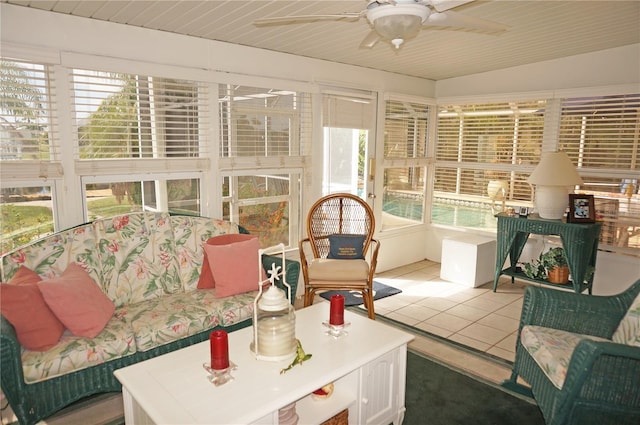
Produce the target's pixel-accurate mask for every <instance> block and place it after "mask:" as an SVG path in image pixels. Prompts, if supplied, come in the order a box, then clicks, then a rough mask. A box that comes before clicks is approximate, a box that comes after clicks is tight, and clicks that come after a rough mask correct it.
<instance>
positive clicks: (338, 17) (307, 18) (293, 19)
mask: <svg viewBox="0 0 640 425" xmlns="http://www.w3.org/2000/svg"><path fill="white" fill-rule="evenodd" d="M360 17H362V13H361V12H345V13H336V14H335V15H298V16H279V17H276V18H262V19H256V20H255V21H253V25H255V26H257V27H262V26H267V25H289V24H303V23H305V22H316V21H357V20H358V19H360Z"/></svg>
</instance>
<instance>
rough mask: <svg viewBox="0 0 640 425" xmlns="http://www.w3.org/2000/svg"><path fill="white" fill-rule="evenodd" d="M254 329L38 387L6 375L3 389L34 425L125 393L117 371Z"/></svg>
mask: <svg viewBox="0 0 640 425" xmlns="http://www.w3.org/2000/svg"><path fill="white" fill-rule="evenodd" d="M1 320H2V321H3V322H2V326H3V327H4V326H5V325H8V326H11V325H10V324H9V323H8V322H6V321H5V319H4V318H2V319H1ZM250 325H251V319H247V320H244V321H242V322H240V323H236V324H234V325H231V326H227V327H224V328H222V327H216V328H213V329H209V330H206V331H202V332H200V333H197V334H195V335H192V336H190V337H187V338H182V339H179V340H177V341H174V342H171V343H169V344H165V345H161V346H159V347H156V348H153V349H151V350H148V351H142V352H137V353H134V354H132V355H130V356H125V357H121V358H119V359H114V360H111V361H109V362H107V363H103V364H101V365H98V366H93V367H90V368H87V369H83V370H80V371H77V372H73V373H69V374H65V375H62V376H59V377H56V378H52V379H48V380H45V381H41V382H37V383H34V384H27V385H25V384H24V383H22V385H20V384H18V383H16V382H14V381H13V380H10V379H8V378H9V376H8V374H6V373H5V372H4V371H3V374H2V387H3V388H4V389H5V392H6V396H7V399H8V401H9V404H10V405H11V408H12V409H13V411H14V413H15V414H16V416H17V417H18V420H19V422H20V424H22V425H32V424H35V423H37V422H38V421H40V420H42V419H44V418H46V417H48V416H51V415H52V414H54V413H55V412H57V411H59V410H61V409H62V408H64V407H66V406H68V405H69V404H71V403H73V402H75V401H78V400H81V399H83V398H85V397H87V396H90V395H94V394H100V393H107V392H119V391H122V385H121V384H120V382H119V381H118V380H117V379H116V378H115V376H114V375H113V372H114V371H115V370H117V369H120V368H123V367H126V366H129V365H132V364H134V363H138V362H141V361H143V360H148V359H151V358H153V357H157V356H159V355H162V354H166V353H170V352H172V351H175V350H179V349H181V348H185V347H188V346H190V345H192V344H196V343H199V342H202V341H206V340H207V339H209V333H210V332H211V331H212V330H214V329H224V330H225V331H227V332H233V331H236V330H238V329H242V328H245V327H247V326H250ZM5 346H6V344H3V345H2V349H4V348H5ZM3 357H4V356H3ZM5 367H6V365H3V369H4V368H5ZM5 378H7V379H5ZM16 384H18V385H16ZM16 395H18V397H16Z"/></svg>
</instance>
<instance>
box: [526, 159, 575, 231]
mask: <svg viewBox="0 0 640 425" xmlns="http://www.w3.org/2000/svg"><path fill="white" fill-rule="evenodd" d="M527 181H528V182H529V183H531V184H533V185H535V187H536V192H535V193H536V202H535V204H536V208H537V210H538V214H539V215H540V217H542V218H547V219H554V220H558V219H561V218H563V217H564V215H565V213H566V209H567V207H568V206H569V190H570V187H571V186H575V185H579V184H582V183H583V181H582V178H581V177H580V175H579V174H578V171H577V170H576V167H574V165H573V164H572V163H571V160H570V159H569V157H568V156H567V154H566V153H564V152H543V153H542V158H541V159H540V162H539V163H538V165H537V166H536V168H535V169H534V170H533V173H531V175H530V176H529V178H528V179H527ZM571 191H573V190H571Z"/></svg>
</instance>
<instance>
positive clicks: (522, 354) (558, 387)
mask: <svg viewBox="0 0 640 425" xmlns="http://www.w3.org/2000/svg"><path fill="white" fill-rule="evenodd" d="M518 376H520V377H522V378H523V379H524V380H525V381H526V382H527V383H528V384H529V385H530V386H531V392H532V393H533V397H534V398H535V400H536V402H537V403H538V406H539V407H540V409H541V410H542V413H543V415H544V418H545V422H546V423H547V424H548V425H567V424H576V425H577V424H580V425H585V424H594V425H595V424H597V425H603V424H612V425H613V424H615V425H624V424H629V425H631V424H638V423H640V280H638V281H636V282H635V283H634V284H633V285H631V287H629V288H628V289H627V290H626V291H624V292H622V293H621V294H618V295H615V296H590V295H584V294H576V293H573V292H564V291H559V290H555V289H550V288H541V287H534V286H529V287H527V288H526V289H525V294H524V301H523V306H522V315H521V319H520V329H519V333H518V340H517V343H516V358H515V362H514V366H513V373H512V376H511V379H510V380H509V381H506V382H505V383H504V385H505V386H507V387H511V388H513V389H517V388H518V386H519V385H520V384H518V383H517V378H518Z"/></svg>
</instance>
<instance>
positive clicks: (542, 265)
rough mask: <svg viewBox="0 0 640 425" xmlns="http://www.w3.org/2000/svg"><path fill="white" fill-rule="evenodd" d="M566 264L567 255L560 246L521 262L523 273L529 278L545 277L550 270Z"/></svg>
mask: <svg viewBox="0 0 640 425" xmlns="http://www.w3.org/2000/svg"><path fill="white" fill-rule="evenodd" d="M566 265H567V256H566V255H565V252H564V249H563V248H562V247H554V248H551V249H550V250H548V251H547V252H543V253H541V254H540V257H539V258H538V259H537V260H533V261H532V262H530V263H525V264H523V266H524V269H523V273H524V274H525V276H527V277H529V278H531V279H547V276H548V274H549V271H550V270H553V269H554V268H556V267H562V266H566Z"/></svg>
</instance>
